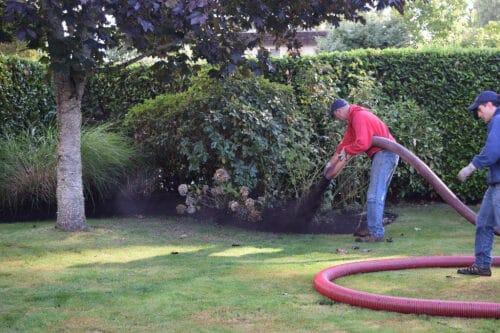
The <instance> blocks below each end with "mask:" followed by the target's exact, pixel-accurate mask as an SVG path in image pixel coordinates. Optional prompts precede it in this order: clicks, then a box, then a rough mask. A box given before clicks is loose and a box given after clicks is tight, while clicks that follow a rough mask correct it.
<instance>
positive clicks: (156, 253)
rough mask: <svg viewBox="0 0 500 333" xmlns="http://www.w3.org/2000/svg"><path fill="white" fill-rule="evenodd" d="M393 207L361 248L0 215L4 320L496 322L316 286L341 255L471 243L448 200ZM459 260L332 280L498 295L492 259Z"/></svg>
mask: <svg viewBox="0 0 500 333" xmlns="http://www.w3.org/2000/svg"><path fill="white" fill-rule="evenodd" d="M392 210H393V211H395V212H397V213H398V214H399V218H398V219H397V221H396V223H395V224H393V225H391V226H389V227H388V228H387V235H388V236H391V237H393V239H394V242H392V243H378V244H370V245H361V246H360V249H357V250H354V249H352V246H353V245H355V243H353V238H352V237H351V236H349V235H343V236H338V235H280V234H273V233H261V232H250V231H243V230H240V229H235V228H229V227H219V226H215V225H211V224H200V223H196V222H193V221H190V220H188V219H178V220H175V219H159V218H155V219H147V218H146V219H106V220H90V221H89V223H90V224H91V226H92V229H91V231H90V232H83V233H63V232H60V231H56V230H55V229H54V223H48V222H43V223H35V222H33V223H18V224H0V299H1V302H0V331H2V332H4V331H6V332H10V331H13V332H14V331H15V332H17V331H20V332H26V331H49V332H55V331H71V332H87V331H92V332H123V331H133V332H137V331H148V332H151V331H153V332H159V331H161V332H165V331H168V332H234V331H237V332H312V331H314V332H370V331H377V332H379V331H386V332H398V331H417V332H429V331H434V332H447V331H448V332H455V331H457V330H459V331H467V332H472V331H484V332H493V331H495V330H497V329H498V327H499V321H498V320H482V319H460V318H446V317H430V316H417V315H404V314H398V313H391V312H381V311H372V310H367V309H361V308H355V307H351V306H349V305H344V304H339V303H332V302H331V301H329V300H328V299H326V298H324V297H323V296H321V295H319V294H318V293H317V292H316V291H315V290H314V289H313V287H312V280H313V277H314V275H315V274H316V273H317V272H318V271H320V270H321V269H324V268H326V267H329V266H332V265H335V264H339V263H343V262H348V261H357V260H366V259H372V258H382V257H399V256H410V255H453V254H467V255H470V254H472V252H473V234H474V228H473V226H471V225H469V224H468V223H467V222H465V220H464V219H462V218H461V217H459V216H458V215H457V214H456V213H454V212H453V211H452V210H451V209H449V208H448V207H447V206H444V205H428V206H409V207H398V208H393V209H392ZM233 245H239V246H233ZM337 248H343V249H347V250H348V253H347V254H337V253H336V249H337ZM367 250H370V251H367ZM176 252H178V254H174V253H176ZM495 253H496V254H497V255H498V254H499V253H500V251H499V250H498V246H497V249H496V250H495ZM455 271H456V270H455V269H422V270H410V271H394V272H382V273H372V274H365V275H358V276H354V277H349V278H344V279H341V280H339V283H340V284H342V285H345V286H349V287H352V288H358V289H361V290H367V291H372V292H383V293H386V294H391V295H402V296H410V297H425V298H437V297H442V298H444V299H470V300H485V301H494V302H500V283H499V282H500V269H498V268H496V269H494V270H493V277H491V278H477V277H465V276H458V275H457V274H456V273H455Z"/></svg>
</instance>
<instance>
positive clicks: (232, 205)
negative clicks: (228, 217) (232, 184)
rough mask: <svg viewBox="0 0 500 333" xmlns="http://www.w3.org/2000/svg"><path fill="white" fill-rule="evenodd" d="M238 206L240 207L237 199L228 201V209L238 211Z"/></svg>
mask: <svg viewBox="0 0 500 333" xmlns="http://www.w3.org/2000/svg"><path fill="white" fill-rule="evenodd" d="M238 208H240V204H239V203H238V201H234V200H233V201H229V209H230V210H231V211H232V212H236V211H238Z"/></svg>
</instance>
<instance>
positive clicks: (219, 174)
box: [214, 168, 231, 183]
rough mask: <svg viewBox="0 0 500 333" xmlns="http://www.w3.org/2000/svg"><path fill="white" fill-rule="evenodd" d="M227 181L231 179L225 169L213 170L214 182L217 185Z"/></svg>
mask: <svg viewBox="0 0 500 333" xmlns="http://www.w3.org/2000/svg"><path fill="white" fill-rule="evenodd" d="M229 179H231V177H230V176H229V172H227V170H226V169H224V168H220V169H217V170H215V174H214V180H215V181H216V182H217V183H225V182H227V181H228V180H229Z"/></svg>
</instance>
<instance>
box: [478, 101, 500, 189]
mask: <svg viewBox="0 0 500 333" xmlns="http://www.w3.org/2000/svg"><path fill="white" fill-rule="evenodd" d="M472 164H473V165H474V166H475V167H476V168H478V169H482V168H486V167H488V168H489V169H490V170H489V173H488V184H490V185H492V184H497V183H500V108H497V109H496V110H495V114H494V115H493V117H492V118H491V120H490V121H489V123H488V136H487V138H486V143H485V144H484V147H483V149H481V152H480V153H479V155H476V156H474V158H473V159H472Z"/></svg>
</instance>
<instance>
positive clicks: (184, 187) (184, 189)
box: [177, 184, 188, 197]
mask: <svg viewBox="0 0 500 333" xmlns="http://www.w3.org/2000/svg"><path fill="white" fill-rule="evenodd" d="M177 191H178V192H179V194H180V195H181V196H183V197H184V196H186V195H187V193H188V186H187V185H186V184H180V185H179V187H178V188H177Z"/></svg>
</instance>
